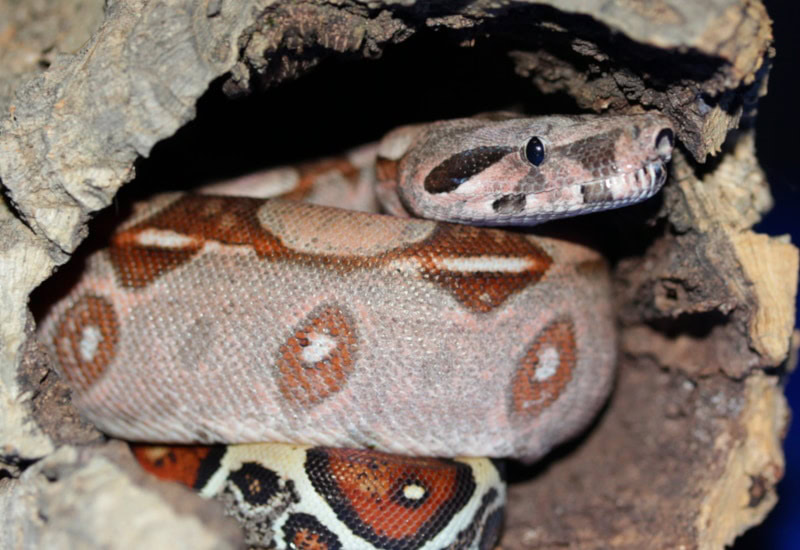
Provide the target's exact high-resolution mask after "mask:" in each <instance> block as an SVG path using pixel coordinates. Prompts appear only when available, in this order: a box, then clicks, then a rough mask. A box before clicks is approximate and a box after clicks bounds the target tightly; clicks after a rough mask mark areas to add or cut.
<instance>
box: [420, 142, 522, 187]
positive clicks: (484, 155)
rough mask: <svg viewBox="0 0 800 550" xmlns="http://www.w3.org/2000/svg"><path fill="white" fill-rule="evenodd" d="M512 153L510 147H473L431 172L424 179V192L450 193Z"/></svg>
mask: <svg viewBox="0 0 800 550" xmlns="http://www.w3.org/2000/svg"><path fill="white" fill-rule="evenodd" d="M513 151H514V149H513V148H511V147H500V146H489V147H475V148H474V149H469V150H468V151H462V152H461V153H458V154H456V155H453V156H452V157H450V158H449V159H447V160H445V161H444V162H442V163H441V164H439V165H438V166H437V167H436V168H434V169H433V170H431V173H430V174H428V177H426V178H425V190H426V191H427V192H428V193H447V192H448V191H452V190H453V189H455V188H456V187H458V186H459V185H461V184H462V183H464V182H465V181H467V180H468V179H469V178H471V177H472V176H474V175H475V174H478V173H480V172H483V171H484V170H486V169H487V168H489V167H490V166H491V165H492V164H494V163H495V162H497V161H499V160H500V159H502V158H503V157H504V156H506V155H507V154H509V153H511V152H513Z"/></svg>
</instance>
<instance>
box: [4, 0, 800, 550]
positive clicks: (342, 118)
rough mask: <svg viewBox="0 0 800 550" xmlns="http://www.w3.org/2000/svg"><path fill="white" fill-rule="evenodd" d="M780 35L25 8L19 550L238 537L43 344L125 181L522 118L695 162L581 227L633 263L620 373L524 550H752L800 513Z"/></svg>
mask: <svg viewBox="0 0 800 550" xmlns="http://www.w3.org/2000/svg"><path fill="white" fill-rule="evenodd" d="M771 41H772V37H771V27H770V21H769V18H768V16H767V14H766V12H765V10H764V7H763V5H762V4H761V3H760V2H759V1H757V0H718V1H717V2H713V3H711V2H702V3H701V2H694V1H693V0H659V1H657V2H638V1H622V0H614V1H611V2H608V1H605V0H603V1H600V0H588V1H586V0H584V1H577V0H568V1H559V2H555V1H551V2H510V1H505V0H491V1H490V0H486V1H483V0H476V1H475V2H471V3H464V2H446V3H445V2H422V1H417V2H415V1H414V0H394V1H392V0H384V1H380V0H372V1H357V0H342V1H340V2H324V1H305V2H303V1H300V2H298V1H292V2H288V1H285V2H281V1H275V2H271V1H268V0H249V1H240V2H230V1H225V0H207V1H190V0H168V1H163V2H145V1H143V0H124V1H111V2H102V1H100V0H68V1H55V0H39V1H36V2H16V1H13V0H0V107H2V113H3V114H2V119H1V120H0V181H1V182H2V185H1V186H0V188H1V189H2V192H3V201H2V202H0V236H1V237H2V238H0V273H2V281H1V282H0V303H2V304H3V306H4V307H3V308H0V546H2V547H15V548H40V547H60V546H63V547H75V546H76V545H77V544H78V543H80V544H82V545H83V546H82V547H86V548H91V547H99V546H103V547H107V548H124V547H126V545H127V547H129V546H130V545H131V544H136V545H138V546H144V545H145V544H146V545H147V546H148V547H151V548H162V547H163V548H183V547H191V548H206V547H207V548H235V547H238V546H239V545H240V541H241V539H240V538H238V537H239V534H238V532H237V527H236V526H234V525H231V524H230V523H229V522H226V521H225V520H224V518H222V517H221V515H220V512H219V510H218V508H217V507H216V506H214V505H213V504H212V503H206V502H203V501H201V500H200V499H199V498H195V497H193V496H191V495H189V494H188V493H186V494H184V493H183V492H181V491H178V490H177V489H176V488H175V487H166V486H164V485H163V484H156V483H153V482H151V481H150V480H149V479H147V478H146V477H145V476H142V475H141V474H140V472H138V470H137V468H136V467H135V466H134V465H133V464H132V463H131V461H130V460H129V457H128V456H127V454H126V451H125V449H124V447H122V446H121V445H120V444H118V443H117V442H107V441H106V440H105V438H104V436H102V434H99V433H98V432H97V431H96V430H94V428H93V427H92V426H90V425H88V424H86V423H85V422H84V421H83V420H82V419H81V418H80V417H79V415H77V414H76V413H75V412H74V411H73V410H72V408H71V405H70V402H69V391H68V390H67V389H66V388H65V387H64V386H63V384H62V383H61V382H60V381H59V380H58V378H57V376H56V374H55V373H54V372H52V371H51V370H50V365H49V359H48V357H47V356H46V354H44V353H43V352H42V351H41V348H40V346H39V345H38V344H37V342H36V341H35V339H34V338H32V336H31V335H32V333H33V327H34V322H33V317H32V315H31V314H30V313H29V311H28V309H27V308H28V296H29V295H30V294H31V292H32V291H33V290H34V289H35V288H36V287H37V286H38V285H39V284H40V283H42V282H43V281H44V280H45V279H47V278H48V277H50V276H51V275H52V276H53V277H59V273H55V274H53V272H54V269H55V268H56V267H57V266H59V265H62V264H64V263H65V262H67V261H68V260H69V258H70V255H71V254H72V252H73V251H74V250H75V248H76V247H77V246H78V244H79V243H80V242H81V241H82V240H83V239H84V238H85V237H86V235H87V232H88V226H87V222H88V221H89V219H90V217H91V216H92V214H93V213H95V212H97V211H99V210H100V209H102V208H104V207H107V206H109V205H110V204H112V202H113V201H114V200H115V195H116V194H117V192H118V191H119V189H120V187H121V186H122V185H123V184H126V183H128V182H132V183H131V185H130V186H129V187H128V188H129V189H133V190H136V191H138V192H141V193H147V192H152V191H154V190H156V189H159V188H162V187H167V186H171V185H173V184H174V183H175V180H176V179H178V178H180V180H181V181H180V184H181V185H182V186H183V187H189V188H191V187H192V186H195V185H198V184H200V183H205V181H203V180H204V178H205V177H207V176H208V172H211V173H212V174H213V175H215V176H217V175H223V176H224V175H229V174H230V175H232V174H235V173H239V172H242V171H245V170H246V169H247V168H248V167H258V166H259V162H261V158H262V156H263V158H266V159H267V160H264V162H267V161H271V162H276V163H279V162H288V161H291V160H298V159H303V158H309V157H310V156H313V155H314V154H315V153H316V152H318V151H322V152H327V153H333V152H335V151H336V149H337V148H343V147H345V146H347V145H351V144H353V143H357V142H358V141H359V140H360V141H369V140H371V139H374V138H376V137H377V136H378V135H379V132H380V131H384V130H387V129H389V128H391V126H392V125H395V124H400V123H404V122H409V121H411V120H425V119H428V120H430V119H435V118H445V117H447V116H456V115H466V114H469V111H471V112H479V111H481V110H486V109H487V108H495V107H515V106H521V107H523V108H524V109H525V110H528V111H531V112H564V111H568V112H576V111H594V112H598V113H603V112H612V113H624V112H638V111H642V110H650V109H658V110H660V111H661V112H663V113H665V114H666V115H667V116H669V117H670V118H671V119H672V120H673V122H674V123H675V126H676V129H677V138H678V141H679V143H680V145H679V148H678V149H677V151H676V155H675V159H674V162H673V163H672V167H671V174H670V181H669V183H668V185H667V186H666V188H665V190H664V192H663V193H662V194H661V195H660V196H659V197H658V198H656V199H654V200H652V201H649V202H647V203H645V204H643V205H641V206H638V207H634V208H630V209H627V210H625V211H619V212H612V213H607V214H604V215H601V216H598V217H595V218H594V219H593V220H592V221H590V222H576V224H577V225H576V226H577V227H579V228H580V227H581V226H582V225H581V224H588V226H585V227H589V228H590V230H591V231H592V232H593V233H597V234H601V235H602V239H601V241H602V245H603V247H604V250H605V251H606V252H607V254H608V256H609V258H610V259H611V260H612V262H613V263H614V278H615V290H616V299H617V302H618V308H617V311H618V319H617V320H616V322H617V323H618V324H619V326H620V328H621V335H620V346H621V360H620V365H619V367H620V370H619V376H618V380H617V384H616V388H615V390H614V393H613V395H612V396H611V398H610V400H609V402H608V405H607V407H606V408H605V410H604V411H603V413H602V414H601V416H600V417H599V418H598V420H597V421H596V422H595V424H594V425H593V426H591V427H590V429H589V430H587V432H586V433H585V434H584V435H583V436H582V437H581V438H579V439H578V440H577V441H574V442H572V443H570V444H568V445H566V446H564V447H563V448H561V449H559V450H557V451H556V452H555V453H553V454H552V456H550V457H548V459H547V460H546V461H545V462H543V463H541V464H539V465H537V466H534V467H533V468H523V467H521V466H515V467H512V471H511V478H512V480H513V483H512V486H511V491H510V502H509V509H508V510H509V511H508V513H509V517H508V520H507V523H506V528H505V531H504V537H503V539H502V548H503V549H504V550H521V549H527V548H536V549H549V548H643V547H647V548H667V547H668V548H676V547H686V548H695V547H696V548H722V547H723V546H724V545H726V544H729V543H730V542H731V541H732V540H733V539H734V538H735V537H736V536H737V535H739V534H741V533H742V532H744V531H745V530H746V529H747V528H749V527H750V526H753V525H755V524H757V523H759V522H760V521H762V519H763V518H764V517H765V515H766V514H767V512H768V511H769V510H770V509H771V508H772V507H773V506H774V505H775V503H776V494H775V489H774V487H775V484H776V483H777V481H778V480H779V479H780V478H781V476H782V472H783V468H784V463H783V455H782V451H781V448H780V445H781V440H782V437H783V435H784V432H785V429H786V424H787V419H788V410H787V407H786V403H785V400H784V397H783V393H782V384H783V382H784V378H785V375H786V372H787V370H788V367H789V366H790V365H792V363H793V361H792V350H793V349H795V347H796V346H794V345H793V344H792V327H793V324H794V316H795V312H794V309H793V304H794V303H795V302H794V298H795V292H796V288H797V273H798V253H797V249H796V248H795V247H794V246H793V245H792V244H791V243H789V242H788V240H787V239H786V238H781V237H776V238H772V237H768V236H766V235H761V234H758V233H755V232H754V231H752V229H751V228H752V226H753V225H754V224H755V223H756V222H757V221H758V220H759V219H760V218H761V216H762V215H763V214H764V213H765V212H766V211H767V210H769V208H770V207H771V197H770V193H769V188H768V185H767V182H766V181H765V177H764V174H763V173H762V171H761V169H760V168H759V166H758V161H757V159H756V157H755V152H754V146H753V140H754V136H753V129H752V117H753V116H754V112H755V106H756V104H757V101H758V98H759V97H760V96H761V95H763V94H764V93H766V77H767V74H768V71H769V65H770V60H771V58H772V56H773V54H774V52H773V51H772V49H771ZM265 105H272V108H271V109H270V108H269V107H265ZM231 120H232V121H233V122H231ZM179 130H180V131H179ZM176 132H177V135H174V134H176ZM173 135H174V136H173ZM231 143H233V144H234V146H233V147H232V146H231V145H230V144H231ZM157 144H158V147H156V145H157ZM154 147H156V149H155V150H154ZM151 156H152V158H147V157H151ZM281 156H283V157H286V158H279V157H281ZM198 165H199V167H198ZM204 171H205V172H206V173H204ZM137 172H138V173H139V175H138V176H137ZM135 176H137V177H135ZM98 499H99V500H98ZM100 501H102V502H103V503H104V506H106V507H105V508H103V510H102V512H101V511H100V509H99V508H97V507H96V504H95V503H97V502H100Z"/></svg>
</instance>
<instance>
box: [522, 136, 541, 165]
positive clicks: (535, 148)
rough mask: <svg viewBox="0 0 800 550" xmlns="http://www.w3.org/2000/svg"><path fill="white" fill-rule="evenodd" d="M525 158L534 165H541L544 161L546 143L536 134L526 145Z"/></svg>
mask: <svg viewBox="0 0 800 550" xmlns="http://www.w3.org/2000/svg"><path fill="white" fill-rule="evenodd" d="M525 158H526V159H527V160H528V162H530V163H531V164H533V165H534V166H539V165H540V164H541V163H542V162H544V143H542V140H541V139H539V138H538V137H536V136H534V137H532V138H531V139H530V140H528V144H527V145H526V146H525Z"/></svg>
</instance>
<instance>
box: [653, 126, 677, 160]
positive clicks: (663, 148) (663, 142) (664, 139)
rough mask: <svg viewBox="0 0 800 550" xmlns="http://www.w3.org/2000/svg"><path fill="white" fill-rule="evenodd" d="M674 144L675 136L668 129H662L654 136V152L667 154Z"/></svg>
mask: <svg viewBox="0 0 800 550" xmlns="http://www.w3.org/2000/svg"><path fill="white" fill-rule="evenodd" d="M674 144H675V134H674V133H673V132H672V130H671V129H670V128H664V129H663V130H661V131H660V132H659V133H658V136H656V150H657V151H658V152H659V153H661V154H665V153H666V154H669V153H670V152H672V147H673V145H674Z"/></svg>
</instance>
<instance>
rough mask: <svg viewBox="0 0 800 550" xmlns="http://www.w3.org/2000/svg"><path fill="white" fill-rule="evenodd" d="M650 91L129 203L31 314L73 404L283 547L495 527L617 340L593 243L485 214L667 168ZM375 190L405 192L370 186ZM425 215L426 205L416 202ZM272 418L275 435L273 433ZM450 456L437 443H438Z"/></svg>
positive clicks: (575, 411)
mask: <svg viewBox="0 0 800 550" xmlns="http://www.w3.org/2000/svg"><path fill="white" fill-rule="evenodd" d="M672 141H673V133H672V129H671V125H670V123H669V121H668V120H667V119H666V118H664V117H663V116H661V115H657V114H644V115H631V116H617V117H610V116H609V117H596V116H548V117H537V118H520V117H518V116H512V115H506V114H492V115H483V116H478V117H475V118H469V119H459V120H451V121H444V122H436V123H433V124H428V125H416V126H407V127H403V128H400V129H398V130H395V131H393V132H391V133H390V134H388V135H387V136H386V137H385V138H384V140H383V141H382V142H381V143H380V144H379V145H377V146H372V147H367V148H363V149H360V150H358V151H356V152H355V153H353V154H352V155H351V156H350V157H349V158H348V159H342V160H331V161H326V162H322V163H316V164H310V165H304V166H301V167H299V168H286V169H276V170H273V171H271V172H269V173H268V174H267V175H266V176H261V177H260V178H257V179H245V180H243V181H240V182H237V184H236V185H233V186H225V187H213V186H212V187H211V188H210V189H207V190H206V191H210V192H216V193H220V192H224V193H245V194H248V193H250V194H256V193H260V192H262V191H263V190H261V189H259V188H260V187H265V188H266V189H267V191H268V192H270V193H273V194H274V193H275V192H276V191H277V192H280V193H281V194H282V195H284V196H288V197H289V198H302V199H306V200H307V201H310V202H316V203H317V204H316V205H312V204H308V203H302V202H291V201H284V200H262V199H256V198H252V197H242V196H239V197H231V196H222V195H206V196H203V195H193V194H171V195H162V196H159V197H156V198H155V199H153V200H151V201H149V202H147V203H145V204H139V205H138V206H137V207H136V209H135V211H134V214H133V216H132V217H131V218H130V219H128V220H127V221H125V222H124V224H123V225H122V226H121V227H120V228H119V229H118V230H117V232H116V233H115V234H114V235H113V237H112V241H111V245H110V247H109V248H108V249H105V250H102V251H100V252H97V253H95V254H94V255H92V256H91V257H90V258H89V259H88V261H87V265H86V268H85V270H84V271H83V275H82V278H81V279H80V281H79V282H78V284H77V285H76V286H75V287H74V288H73V289H72V290H71V291H70V293H69V294H68V295H67V296H66V298H64V299H63V300H61V301H60V302H58V303H57V304H55V305H54V307H52V308H51V311H50V312H49V313H48V315H47V316H46V317H45V319H44V320H43V322H42V323H41V335H42V338H43V339H44V340H45V341H46V342H47V343H49V344H50V345H51V347H52V350H53V352H54V355H55V357H56V358H57V363H58V367H59V370H60V372H61V374H62V375H63V376H64V377H65V378H66V379H67V380H68V381H69V382H70V383H71V385H72V386H73V388H74V402H75V404H76V405H77V406H78V407H79V409H80V410H81V411H82V413H83V414H84V415H85V416H86V417H88V418H89V419H90V420H92V421H93V422H94V423H95V424H96V425H97V426H98V427H100V428H101V429H102V430H104V431H105V432H107V433H109V434H111V435H114V436H117V437H121V438H124V439H128V440H136V441H144V442H151V443H153V442H163V443H169V444H175V443H184V444H195V445H196V444H215V443H224V444H237V445H217V446H210V447H208V446H201V445H196V446H173V445H170V446H161V447H152V446H142V447H135V453H136V455H137V457H138V458H139V460H140V462H141V463H142V464H143V465H144V466H145V468H147V469H149V470H150V471H153V472H155V473H157V474H159V475H161V476H162V477H165V478H170V479H175V480H178V481H182V482H183V483H186V484H187V485H190V486H192V487H194V488H196V489H198V490H200V491H201V493H202V494H204V495H206V496H216V497H217V498H219V499H220V500H222V501H223V503H224V504H225V506H226V509H227V511H228V513H229V514H231V515H234V516H236V517H238V518H239V519H240V520H242V521H243V522H244V524H245V526H246V533H247V537H248V542H249V543H250V544H254V545H272V546H274V547H277V548H327V549H338V548H341V549H348V550H351V549H361V548H368V549H373V548H383V549H391V550H399V549H411V548H425V549H439V548H481V549H487V548H492V547H493V545H494V543H495V541H496V538H497V536H498V532H499V527H500V525H501V523H502V516H503V506H504V502H505V486H504V483H503V480H502V477H503V474H502V471H501V470H500V469H498V466H497V463H496V461H494V460H491V459H488V458H459V457H507V456H511V457H516V458H519V459H522V460H524V461H532V460H535V459H537V458H539V457H540V456H542V455H543V454H545V453H546V452H548V450H550V449H551V448H552V447H553V446H554V445H556V444H558V443H560V442H561V441H563V440H565V439H566V438H569V437H571V436H572V435H574V434H575V433H576V432H578V431H579V430H581V429H582V428H583V427H584V426H585V425H586V424H587V422H589V421H590V420H591V418H592V416H593V415H594V414H595V413H596V411H597V410H598V408H599V407H600V406H601V405H602V403H603V401H604V400H605V398H606V397H607V394H608V391H609V388H610V386H611V380H612V377H613V370H614V362H615V333H614V328H613V324H614V323H613V315H612V305H611V301H610V296H609V294H610V293H609V278H608V273H607V269H606V267H605V263H604V261H603V258H602V257H601V256H600V254H598V252H596V251H594V250H592V249H591V248H589V247H586V246H584V245H581V244H577V243H574V242H569V241H564V240H558V239H555V238H547V237H536V236H532V235H530V234H526V233H519V232H509V231H503V230H500V229H485V228H479V227H474V226H468V225H459V224H452V223H442V222H436V221H430V220H428V219H418V218H420V217H421V218H432V219H437V220H447V221H455V222H462V223H467V224H473V225H532V224H535V223H539V222H542V221H546V220H548V219H551V218H556V217H563V216H570V215H575V214H579V213H585V212H592V211H597V210H602V209H608V208H615V207H618V206H623V205H626V204H630V203H633V202H636V201H640V200H643V199H645V198H647V197H650V196H651V195H653V194H654V193H655V192H656V191H657V190H658V189H659V188H660V186H661V185H662V184H663V183H664V180H665V178H666V175H665V163H666V162H667V161H668V160H669V158H670V155H671V150H672ZM373 187H374V188H375V189H376V190H377V196H378V197H379V198H380V200H381V202H382V204H383V207H384V208H385V209H386V210H387V211H388V212H390V213H392V214H394V216H385V215H377V214H367V213H362V212H356V211H352V210H349V211H346V210H340V209H337V208H331V207H330V206H320V205H319V204H320V203H323V204H328V205H330V204H338V203H339V202H341V200H342V199H343V198H347V199H348V200H349V201H350V202H353V203H356V207H357V208H367V207H368V206H369V205H370V202H372V197H373V196H374V194H375V193H373V192H372V191H371V189H372V188H373ZM409 216H414V217H409ZM261 442H278V443H272V444H263V443H261ZM428 457H445V458H428Z"/></svg>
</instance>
